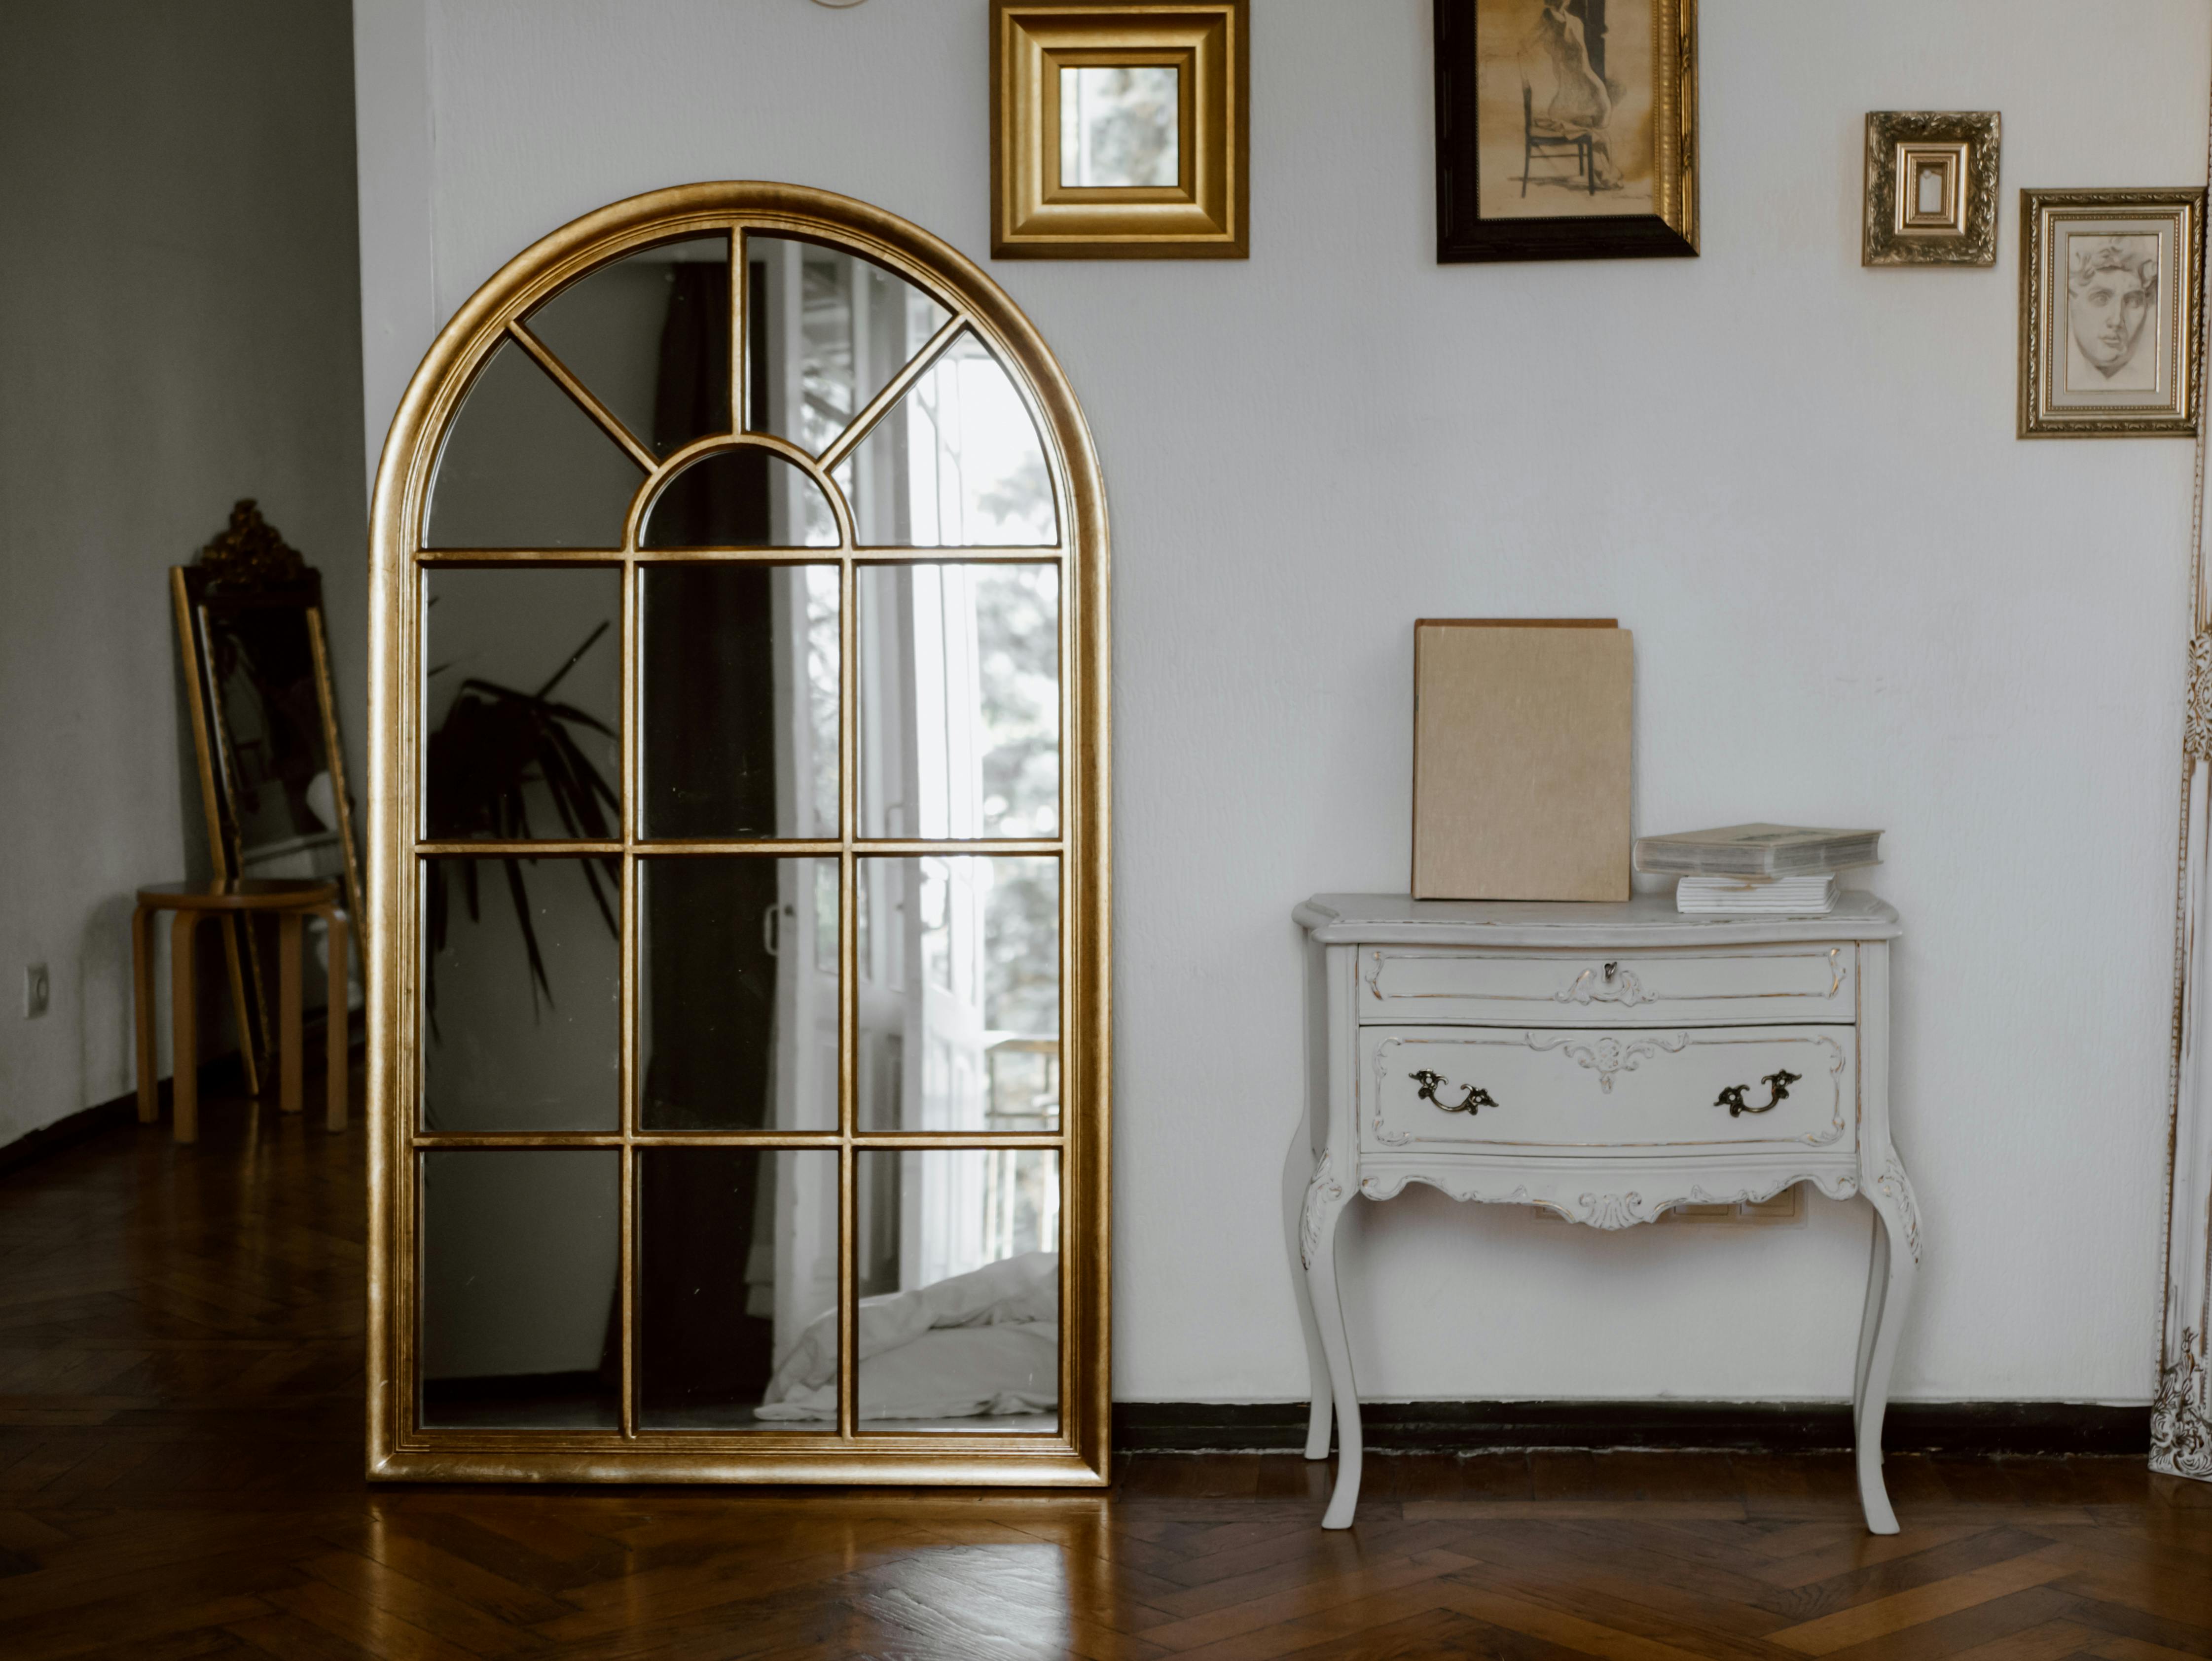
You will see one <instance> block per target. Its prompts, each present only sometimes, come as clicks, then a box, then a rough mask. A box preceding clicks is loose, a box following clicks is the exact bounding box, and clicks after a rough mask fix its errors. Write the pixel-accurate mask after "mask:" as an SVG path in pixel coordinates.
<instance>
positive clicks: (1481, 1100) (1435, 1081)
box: [1406, 1069, 1498, 1119]
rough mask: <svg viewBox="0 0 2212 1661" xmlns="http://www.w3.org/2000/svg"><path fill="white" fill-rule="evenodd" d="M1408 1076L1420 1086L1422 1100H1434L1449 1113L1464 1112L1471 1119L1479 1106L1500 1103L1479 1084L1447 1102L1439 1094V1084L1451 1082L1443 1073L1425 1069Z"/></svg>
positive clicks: (1472, 1085) (1491, 1105)
mask: <svg viewBox="0 0 2212 1661" xmlns="http://www.w3.org/2000/svg"><path fill="white" fill-rule="evenodd" d="M1406 1076H1407V1078H1409V1079H1411V1080H1413V1082H1414V1083H1415V1084H1417V1085H1419V1086H1420V1090H1419V1092H1417V1093H1418V1094H1419V1097H1420V1099H1421V1100H1423V1101H1425V1102H1433V1103H1435V1104H1436V1105H1437V1106H1438V1107H1440V1108H1442V1109H1443V1110H1444V1111H1445V1112H1447V1113H1464V1114H1466V1115H1467V1116H1468V1117H1469V1118H1470V1119H1471V1118H1473V1117H1474V1115H1475V1110H1477V1109H1478V1108H1485V1107H1495V1106H1497V1105H1498V1098H1496V1097H1494V1096H1492V1094H1491V1093H1490V1092H1488V1091H1487V1090H1485V1089H1484V1088H1483V1087H1482V1086H1480V1085H1479V1084H1471V1085H1469V1086H1468V1087H1467V1094H1466V1095H1464V1096H1462V1097H1461V1098H1460V1099H1459V1100H1458V1101H1456V1102H1447V1101H1443V1100H1441V1099H1439V1098H1438V1097H1437V1086H1439V1085H1448V1084H1449V1083H1450V1082H1451V1080H1449V1079H1447V1078H1445V1077H1444V1075H1443V1074H1441V1073H1431V1072H1428V1071H1426V1070H1425V1069H1424V1070H1423V1071H1421V1072H1419V1073H1408V1074H1407V1075H1406Z"/></svg>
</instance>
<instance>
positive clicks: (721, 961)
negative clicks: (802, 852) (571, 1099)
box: [638, 857, 837, 1130]
mask: <svg viewBox="0 0 2212 1661" xmlns="http://www.w3.org/2000/svg"><path fill="white" fill-rule="evenodd" d="M638 870H639V880H640V882H641V885H642V894H641V898H642V903H643V906H644V916H643V918H642V936H643V937H642V939H641V941H640V942H639V957H640V965H639V967H640V979H639V985H638V992H639V1000H640V1002H639V1013H638V1021H639V1027H638V1059H639V1062H640V1067H641V1073H642V1075H643V1076H642V1078H641V1081H640V1086H639V1087H640V1092H641V1096H640V1100H639V1104H638V1111H639V1119H640V1123H641V1124H642V1125H643V1126H644V1127H645V1128H646V1129H648V1130H762V1129H784V1130H835V1129H836V1128H837V861H836V860H835V859H796V860H776V859H761V858H750V857H735V858H726V859H725V858H705V857H701V858H684V859H657V860H645V861H640V863H639V867H638Z"/></svg>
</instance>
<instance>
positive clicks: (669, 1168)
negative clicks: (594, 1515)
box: [637, 1147, 837, 1431]
mask: <svg viewBox="0 0 2212 1661" xmlns="http://www.w3.org/2000/svg"><path fill="white" fill-rule="evenodd" d="M637 1172H638V1262H637V1276H638V1281H637V1290H638V1333H637V1346H638V1348H637V1366H638V1422H639V1424H640V1425H641V1426H642V1427H644V1428H646V1429H647V1430H782V1431H834V1430H836V1427H837V1155H836V1153H835V1152H834V1151H832V1150H822V1151H814V1150H806V1151H798V1150H789V1149H785V1150H776V1149H769V1148H753V1147H700V1148H689V1147H684V1148H668V1147H648V1148H641V1149H640V1150H639V1151H638V1154H637ZM823 1396H826V1397H827V1400H828V1403H829V1411H828V1414H827V1415H826V1417H825V1415H823V1413H822V1412H821V1411H819V1409H818V1403H819V1402H820V1401H821V1400H822V1399H823Z"/></svg>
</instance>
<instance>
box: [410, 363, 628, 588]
mask: <svg viewBox="0 0 2212 1661" xmlns="http://www.w3.org/2000/svg"><path fill="white" fill-rule="evenodd" d="M644 477H645V475H644V474H643V473H642V472H640V471H639V470H638V465H637V464H636V463H635V461H632V460H631V459H630V458H629V453H628V452H626V451H625V450H623V447H622V446H620V445H619V444H617V443H616V442H615V441H614V440H613V439H612V438H611V437H609V436H608V435H607V434H606V433H605V430H603V429H601V428H600V426H599V423H597V422H595V421H593V420H592V418H591V417H589V416H587V415H586V414H585V413H584V412H583V411H581V410H580V409H578V408H577V407H576V406H575V405H574V404H573V403H571V402H570V401H569V399H568V394H567V393H565V392H562V390H561V389H560V388H559V387H558V386H555V385H554V384H553V380H552V377H551V376H550V375H548V374H546V373H545V372H544V370H543V369H541V368H538V366H537V365H536V364H535V363H533V362H531V361H530V356H529V354H528V353H526V352H525V351H524V350H522V348H521V347H520V346H518V345H516V344H514V343H513V341H511V340H509V341H504V342H502V343H501V344H500V346H499V347H498V349H497V350H495V351H494V352H493V353H492V355H491V359H490V361H489V362H488V363H486V364H485V365H484V368H483V373H482V374H479V375H477V379H476V383H475V385H473V386H471V387H470V388H469V390H468V395H467V397H466V398H465V399H463V401H462V404H461V407H460V410H459V413H458V414H456V415H455V416H454V417H453V425H452V426H451V427H450V428H449V429H447V434H446V442H445V447H444V448H443V449H442V450H441V451H440V452H439V455H438V472H437V477H436V478H435V481H434V482H433V484H432V485H431V490H430V506H429V509H428V513H427V514H425V516H424V525H425V526H426V528H425V531H424V534H423V542H424V545H426V546H428V547H432V548H619V547H621V546H622V542H623V522H624V521H625V520H626V519H627V518H628V516H629V502H630V498H631V497H632V496H635V495H636V493H637V487H638V485H639V484H640V483H641V482H642V480H643V479H644Z"/></svg>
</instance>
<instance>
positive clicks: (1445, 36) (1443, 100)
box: [1435, 0, 1698, 265]
mask: <svg viewBox="0 0 2212 1661" xmlns="http://www.w3.org/2000/svg"><path fill="white" fill-rule="evenodd" d="M1492 3H1494V0H1492ZM1596 3H1597V4H1598V5H1599V6H1600V7H1602V6H1603V5H1604V3H1605V0H1596ZM1616 3H1618V0H1616ZM1648 3H1649V4H1650V8H1651V13H1652V19H1653V36H1654V39H1653V42H1652V47H1653V50H1652V86H1651V104H1650V112H1651V113H1650V122H1651V127H1652V132H1651V158H1652V179H1651V194H1652V197H1653V205H1654V209H1655V210H1654V211H1652V212H1649V213H1626V214H1595V215H1592V214H1579V215H1571V216H1569V215H1563V216H1558V217H1545V216H1513V217H1510V218H1489V219H1486V218H1484V217H1483V216H1482V212H1481V200H1482V198H1481V170H1480V136H1481V135H1480V115H1481V82H1480V75H1479V67H1480V51H1479V46H1480V17H1479V14H1480V11H1481V10H1483V9H1485V0H1435V6H1436V76H1437V85H1436V107H1437V262H1438V263H1439V264H1440V265H1461V264H1467V263H1472V262H1480V261H1486V260H1498V259H1650V258H1665V257H1668V256H1678V257H1679V256H1691V257H1693V256H1695V255H1696V253H1697V252H1698V133H1697V114H1698V64H1697V45H1698V9H1697V0H1648ZM1578 7H1579V8H1583V10H1581V11H1577V8H1578ZM1588 7H1589V0H1564V9H1565V10H1567V11H1568V12H1570V13H1571V14H1573V15H1576V16H1577V19H1579V18H1580V17H1581V16H1583V15H1586V13H1587V10H1588ZM1523 98H1524V115H1523V119H1524V121H1526V122H1527V123H1528V125H1529V128H1530V137H1529V143H1530V146H1531V148H1534V147H1538V146H1544V147H1556V148H1558V149H1561V150H1562V151H1565V150H1566V149H1576V152H1577V154H1576V157H1575V158H1573V159H1577V160H1578V161H1579V165H1580V166H1581V167H1583V169H1584V170H1585V172H1586V173H1588V174H1589V176H1590V177H1591V179H1592V186H1591V188H1592V193H1593V194H1595V187H1596V183H1597V180H1596V179H1595V171H1594V166H1593V163H1592V161H1591V159H1590V151H1589V142H1590V141H1589V139H1588V138H1586V137H1585V138H1579V139H1578V138H1577V137H1576V136H1574V135H1572V134H1571V133H1566V134H1563V135H1562V136H1559V137H1556V138H1547V137H1545V136H1543V135H1540V134H1538V133H1536V132H1535V131H1534V126H1535V121H1534V117H1533V114H1532V113H1529V112H1528V110H1527V108H1526V105H1525V100H1526V98H1527V92H1526V89H1525V88H1524V91H1523ZM1524 188H1525V186H1524Z"/></svg>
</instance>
